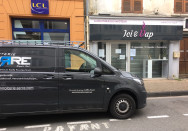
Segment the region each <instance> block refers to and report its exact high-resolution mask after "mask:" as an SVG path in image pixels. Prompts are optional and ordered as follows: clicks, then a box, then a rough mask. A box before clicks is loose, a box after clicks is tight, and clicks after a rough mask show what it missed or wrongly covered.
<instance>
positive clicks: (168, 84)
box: [144, 79, 188, 96]
mask: <svg viewBox="0 0 188 131" xmlns="http://www.w3.org/2000/svg"><path fill="white" fill-rule="evenodd" d="M144 84H145V88H146V91H147V92H148V96H179V95H188V79H177V80H168V79H145V80H144Z"/></svg>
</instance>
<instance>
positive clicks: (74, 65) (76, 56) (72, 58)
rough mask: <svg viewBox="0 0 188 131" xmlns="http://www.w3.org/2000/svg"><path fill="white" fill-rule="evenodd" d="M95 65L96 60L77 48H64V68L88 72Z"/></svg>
mask: <svg viewBox="0 0 188 131" xmlns="http://www.w3.org/2000/svg"><path fill="white" fill-rule="evenodd" d="M96 67H97V61H96V60H95V59H94V58H92V57H91V56H89V55H87V54H86V53H84V52H81V51H78V50H70V49H65V70H66V71H72V72H90V71H91V70H93V69H95V68H96Z"/></svg>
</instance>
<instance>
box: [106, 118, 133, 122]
mask: <svg viewBox="0 0 188 131" xmlns="http://www.w3.org/2000/svg"><path fill="white" fill-rule="evenodd" d="M125 120H129V121H130V120H131V119H125ZM109 121H111V122H113V121H124V120H121V119H109Z"/></svg>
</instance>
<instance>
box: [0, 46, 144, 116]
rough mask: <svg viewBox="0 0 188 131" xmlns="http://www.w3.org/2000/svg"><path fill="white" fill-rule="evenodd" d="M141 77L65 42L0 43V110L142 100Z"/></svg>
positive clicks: (128, 106) (116, 106) (127, 111)
mask: <svg viewBox="0 0 188 131" xmlns="http://www.w3.org/2000/svg"><path fill="white" fill-rule="evenodd" d="M146 97H147V93H146V90H145V88H144V83H143V80H142V79H140V78H138V77H136V76H134V75H132V74H130V73H127V72H125V71H121V70H117V69H116V68H114V67H112V66H111V65H109V64H108V63H106V62H105V61H103V60H102V59H100V58H99V57H97V56H95V55H93V54H92V53H90V52H88V51H86V50H84V49H82V48H77V47H72V46H66V45H61V46H60V45H48V44H44V45H27V44H25V45H24V44H20V45H17V44H15V45H14V44H0V116H10V115H11V116H12V115H26V114H45V113H48V114H49V113H68V112H96V111H100V112H106V111H108V110H109V111H110V113H111V114H112V116H113V117H115V118H121V119H123V118H128V117H130V116H131V115H132V114H133V113H134V112H135V110H136V109H141V108H144V107H145V106H146Z"/></svg>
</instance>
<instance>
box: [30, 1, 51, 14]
mask: <svg viewBox="0 0 188 131" xmlns="http://www.w3.org/2000/svg"><path fill="white" fill-rule="evenodd" d="M31 13H32V14H49V2H48V0H31Z"/></svg>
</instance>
